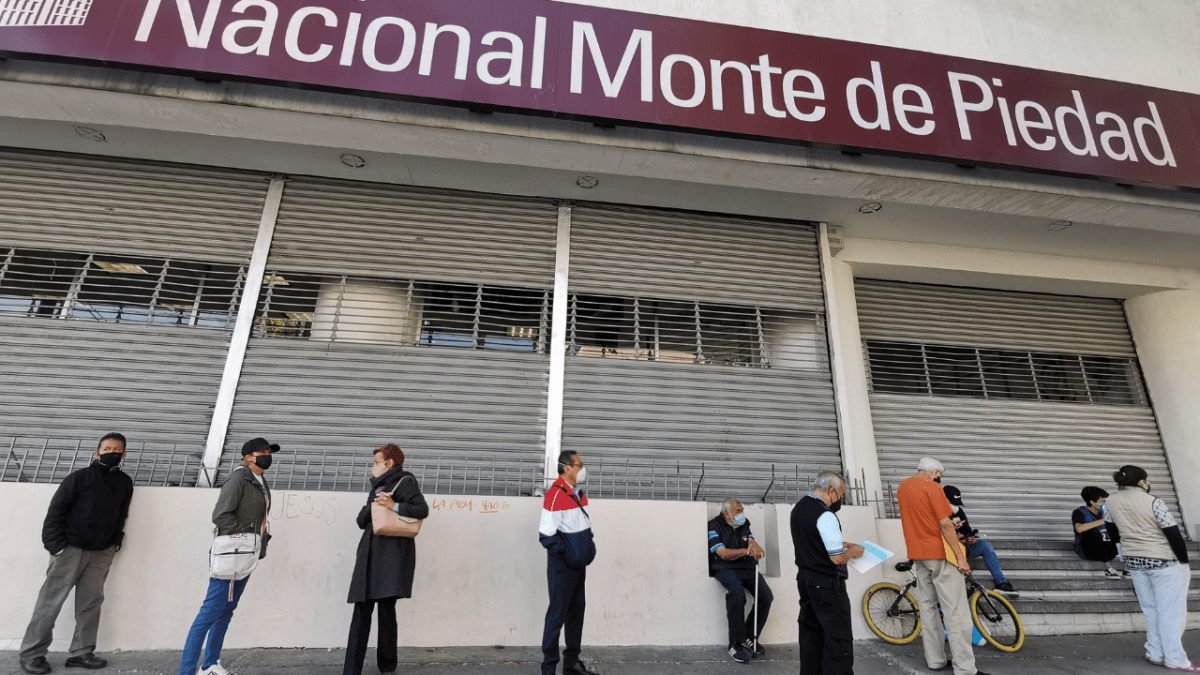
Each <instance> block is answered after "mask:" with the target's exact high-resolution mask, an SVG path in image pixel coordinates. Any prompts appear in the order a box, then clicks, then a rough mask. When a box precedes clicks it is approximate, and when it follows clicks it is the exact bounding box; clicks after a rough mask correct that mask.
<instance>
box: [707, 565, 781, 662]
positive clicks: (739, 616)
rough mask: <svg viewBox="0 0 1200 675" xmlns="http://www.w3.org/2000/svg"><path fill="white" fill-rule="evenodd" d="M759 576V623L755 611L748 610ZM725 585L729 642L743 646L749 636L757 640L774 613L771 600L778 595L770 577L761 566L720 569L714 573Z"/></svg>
mask: <svg viewBox="0 0 1200 675" xmlns="http://www.w3.org/2000/svg"><path fill="white" fill-rule="evenodd" d="M755 575H758V597H757V598H755V599H754V601H755V602H757V603H758V625H757V626H755V625H754V612H753V611H751V612H750V613H749V614H747V613H746V596H747V595H754V577H755ZM713 578H715V579H716V580H717V581H719V582H721V585H722V586H724V587H725V618H726V620H728V621H729V645H730V646H733V645H739V646H740V645H741V644H742V643H743V642H745V641H746V640H747V639H753V638H755V637H756V636H758V635H760V634H762V628H763V626H764V625H766V623H767V615H769V614H770V613H771V601H772V600H774V599H775V598H774V596H773V595H772V594H771V588H770V587H769V586H767V580H766V579H764V578H763V576H762V575H761V574H758V570H757V569H749V570H720V571H718V572H717V573H716V574H714V575H713Z"/></svg>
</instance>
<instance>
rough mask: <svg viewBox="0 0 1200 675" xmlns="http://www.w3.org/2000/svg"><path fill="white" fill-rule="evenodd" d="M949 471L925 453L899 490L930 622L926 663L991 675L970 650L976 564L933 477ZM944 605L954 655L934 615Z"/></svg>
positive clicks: (924, 636) (961, 674)
mask: <svg viewBox="0 0 1200 675" xmlns="http://www.w3.org/2000/svg"><path fill="white" fill-rule="evenodd" d="M944 473H945V468H944V467H943V466H942V463H941V462H939V461H937V460H936V459H934V458H932V457H922V458H921V461H920V462H919V463H917V475H915V476H913V477H912V478H909V479H908V480H906V481H904V482H903V483H901V484H900V488H899V490H898V491H897V493H896V496H897V498H898V499H899V500H900V523H901V525H903V526H904V543H905V544H906V545H907V546H908V557H909V558H911V559H912V561H913V572H914V573H915V574H916V575H917V604H918V605H919V606H920V609H921V617H922V618H923V619H924V620H923V621H922V623H923V624H924V626H925V630H922V631H921V642H922V644H923V645H924V646H925V663H926V665H928V666H929V669H930V670H945V669H946V668H949V667H950V666H951V665H953V666H954V675H987V673H983V672H981V671H978V670H976V669H975V653H974V652H973V651H972V649H971V614H970V610H969V609H968V608H967V589H966V584H964V583H963V575H964V574H966V573H968V572H970V571H971V568H970V567H969V566H968V565H967V557H966V552H965V551H964V550H963V547H962V546H961V545H959V543H958V533H957V532H956V531H955V529H954V523H953V522H951V520H950V516H952V515H954V508H953V507H952V506H950V502H949V501H948V500H947V499H946V494H945V493H944V492H942V486H941V485H938V484H937V483H936V482H934V481H936V480H937V479H939V478H941V477H942V475H943V474H944ZM947 546H948V547H949V549H950V550H951V551H953V552H954V556H955V558H956V560H955V561H954V562H951V561H950V560H949V559H948V557H947V555H946V549H947ZM939 604H940V605H941V606H942V621H944V622H945V624H946V635H947V636H949V642H950V660H947V658H946V646H945V641H944V640H943V639H942V631H940V630H937V625H938V621H937V619H936V618H935V617H937V615H938V605H939Z"/></svg>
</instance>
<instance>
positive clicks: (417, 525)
mask: <svg viewBox="0 0 1200 675" xmlns="http://www.w3.org/2000/svg"><path fill="white" fill-rule="evenodd" d="M404 478H409V476H405V477H404ZM404 478H401V479H400V482H401V483H403V482H404ZM414 480H416V479H414ZM399 488H400V483H396V487H394V488H392V491H391V492H388V493H386V494H387V495H388V496H391V495H392V494H394V493H395V492H396V490H397V489H399ZM422 522H424V521H423V520H418V519H416V518H409V517H408V516H402V515H400V514H398V513H396V512H395V511H393V510H391V509H385V508H383V507H382V506H380V505H379V504H376V503H375V502H371V527H372V528H373V529H374V531H375V534H377V535H379V536H381V537H408V538H410V539H412V538H415V537H416V536H417V534H419V533H420V532H421V523H422Z"/></svg>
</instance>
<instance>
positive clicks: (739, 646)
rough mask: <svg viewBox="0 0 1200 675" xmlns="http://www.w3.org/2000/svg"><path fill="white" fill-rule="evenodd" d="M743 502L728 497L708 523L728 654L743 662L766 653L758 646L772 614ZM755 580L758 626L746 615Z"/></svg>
mask: <svg viewBox="0 0 1200 675" xmlns="http://www.w3.org/2000/svg"><path fill="white" fill-rule="evenodd" d="M743 510H744V509H743V508H742V503H741V502H739V501H738V500H736V499H734V498H732V497H730V498H729V499H726V500H725V503H724V504H722V505H721V513H720V514H718V515H717V517H716V518H713V519H712V520H710V521H708V570H709V574H711V575H712V576H713V577H714V578H716V580H717V581H719V582H721V585H722V586H724V587H725V614H726V616H727V618H728V619H729V655H730V656H732V657H733V660H734V661H737V662H738V663H746V662H747V661H749V660H750V655H753V656H754V657H755V658H757V657H759V656H763V655H764V654H766V653H767V650H765V649H763V647H762V645H759V644H757V642H756V641H757V639H758V636H759V634H760V633H761V632H762V627H763V624H765V623H766V622H767V614H769V613H770V611H771V599H772V596H771V589H770V588H769V587H768V586H767V580H766V579H764V578H763V577H762V575H761V574H758V560H759V558H762V557H763V555H765V552H764V551H763V550H762V547H760V546H759V545H758V542H756V541H754V535H752V534H750V522H749V521H747V520H746V515H745V514H744V513H742V511H743ZM756 577H757V579H758V597H757V598H755V601H756V602H757V603H758V624H757V625H755V624H754V612H753V611H751V612H750V613H749V615H747V613H746V592H747V591H749V592H750V593H751V594H753V593H754V591H755V588H754V581H755V578H756Z"/></svg>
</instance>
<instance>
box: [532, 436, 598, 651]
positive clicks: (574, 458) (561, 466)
mask: <svg viewBox="0 0 1200 675" xmlns="http://www.w3.org/2000/svg"><path fill="white" fill-rule="evenodd" d="M585 473H586V470H585V469H584V468H583V460H582V459H580V457H579V455H578V454H576V453H574V452H571V451H570V450H567V451H564V452H563V453H561V454H560V455H559V456H558V480H556V481H554V484H553V485H551V486H550V489H549V490H547V491H546V499H545V500H544V501H543V502H542V521H541V524H540V525H539V526H538V534H539V535H540V539H541V542H542V546H545V547H546V554H547V555H546V585H547V587H548V588H549V591H550V606H549V608H547V609H546V630H545V632H544V633H543V634H542V654H544V655H545V657H544V659H543V660H542V675H555V670H556V668H557V666H558V634H559V633H560V632H562V631H563V627H564V626H565V627H566V631H565V633H566V635H565V636H564V637H565V639H566V643H567V648H566V649H564V650H563V654H562V657H563V675H597V674H596V671H594V670H592V669H591V668H588V667H587V666H586V665H584V663H583V661H581V660H580V659H579V649H580V643H581V642H582V639H583V609H584V605H585V602H584V592H583V586H584V580H585V579H586V577H587V566H588V565H590V564H591V562H592V560H593V559H594V558H595V557H596V544H595V543H594V542H593V541H592V523H591V520H590V519H589V518H588V514H587V509H586V507H587V504H588V499H587V495H583V494H577V493H576V492H575V485H576V484H577V483H578V482H579V481H581V480H583V479H584V477H585Z"/></svg>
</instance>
